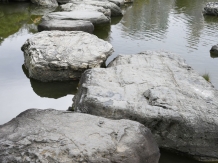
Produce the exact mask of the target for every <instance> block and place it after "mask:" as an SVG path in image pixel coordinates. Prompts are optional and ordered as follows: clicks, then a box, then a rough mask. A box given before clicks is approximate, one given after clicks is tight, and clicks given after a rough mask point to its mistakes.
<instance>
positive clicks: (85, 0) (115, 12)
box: [70, 0, 123, 16]
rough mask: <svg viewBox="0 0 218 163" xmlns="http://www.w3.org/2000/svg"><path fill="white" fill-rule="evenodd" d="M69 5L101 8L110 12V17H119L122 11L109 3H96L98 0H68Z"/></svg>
mask: <svg viewBox="0 0 218 163" xmlns="http://www.w3.org/2000/svg"><path fill="white" fill-rule="evenodd" d="M70 3H74V4H81V3H82V4H87V5H93V6H98V7H103V8H105V9H110V10H111V16H121V15H123V14H122V11H121V9H120V7H118V6H117V5H116V4H114V3H112V2H109V1H98V0H70Z"/></svg>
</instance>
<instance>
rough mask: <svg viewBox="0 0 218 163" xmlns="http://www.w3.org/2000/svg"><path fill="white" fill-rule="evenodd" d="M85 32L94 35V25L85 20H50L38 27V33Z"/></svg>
mask: <svg viewBox="0 0 218 163" xmlns="http://www.w3.org/2000/svg"><path fill="white" fill-rule="evenodd" d="M52 30H59V31H84V32H88V33H93V31H94V25H93V24H92V23H91V22H90V21H83V20H50V21H42V22H41V23H40V24H39V25H38V31H39V32H41V31H52Z"/></svg>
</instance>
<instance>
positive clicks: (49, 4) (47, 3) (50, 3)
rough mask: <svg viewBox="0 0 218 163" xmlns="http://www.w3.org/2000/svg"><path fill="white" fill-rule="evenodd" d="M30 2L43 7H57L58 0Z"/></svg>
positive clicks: (35, 0)
mask: <svg viewBox="0 0 218 163" xmlns="http://www.w3.org/2000/svg"><path fill="white" fill-rule="evenodd" d="M31 2H32V3H34V4H37V5H39V6H45V7H57V6H58V2H57V1H56V0H31Z"/></svg>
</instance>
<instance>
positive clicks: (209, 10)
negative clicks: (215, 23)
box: [203, 2, 218, 16]
mask: <svg viewBox="0 0 218 163" xmlns="http://www.w3.org/2000/svg"><path fill="white" fill-rule="evenodd" d="M203 13H204V14H206V15H215V16H218V2H208V3H207V4H206V6H205V7H204V11H203Z"/></svg>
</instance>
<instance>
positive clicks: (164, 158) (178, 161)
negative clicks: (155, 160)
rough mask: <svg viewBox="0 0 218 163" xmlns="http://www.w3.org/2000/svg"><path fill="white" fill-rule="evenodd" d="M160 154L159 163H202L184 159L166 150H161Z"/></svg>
mask: <svg viewBox="0 0 218 163" xmlns="http://www.w3.org/2000/svg"><path fill="white" fill-rule="evenodd" d="M160 153H161V157H160V161H159V163H171V162H172V163H200V162H199V161H195V160H193V159H189V158H187V157H182V156H179V155H177V154H172V153H170V152H167V151H164V150H160Z"/></svg>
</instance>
